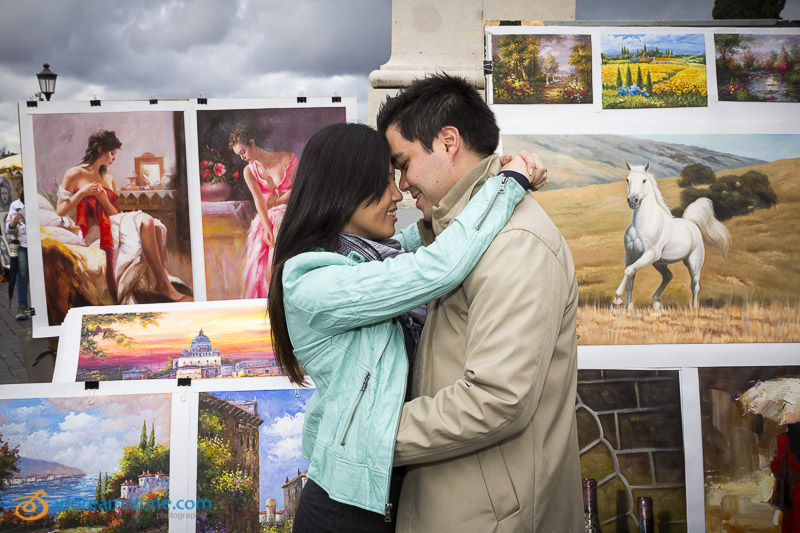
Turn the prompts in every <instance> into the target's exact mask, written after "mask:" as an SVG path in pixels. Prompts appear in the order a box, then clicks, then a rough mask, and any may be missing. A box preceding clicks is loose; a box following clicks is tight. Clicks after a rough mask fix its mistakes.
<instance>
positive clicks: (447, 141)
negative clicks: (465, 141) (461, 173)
mask: <svg viewBox="0 0 800 533" xmlns="http://www.w3.org/2000/svg"><path fill="white" fill-rule="evenodd" d="M438 140H439V142H441V143H442V145H444V150H445V152H446V153H447V154H448V155H449V156H450V159H451V160H453V159H454V158H455V156H456V154H457V153H458V152H459V150H461V133H459V131H458V128H456V127H455V126H445V127H444V128H442V129H441V130H440V131H439V135H438Z"/></svg>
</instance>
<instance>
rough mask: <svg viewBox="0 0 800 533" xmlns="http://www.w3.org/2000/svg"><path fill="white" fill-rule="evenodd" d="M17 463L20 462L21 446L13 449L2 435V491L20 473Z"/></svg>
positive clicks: (0, 471) (0, 437)
mask: <svg viewBox="0 0 800 533" xmlns="http://www.w3.org/2000/svg"><path fill="white" fill-rule="evenodd" d="M17 461H19V444H18V445H16V446H14V447H13V448H12V447H11V446H9V444H8V442H6V441H4V440H3V435H2V433H0V490H3V489H4V488H5V486H6V485H7V484H8V482H9V480H10V479H11V478H12V477H13V476H14V474H15V473H19V468H17Z"/></svg>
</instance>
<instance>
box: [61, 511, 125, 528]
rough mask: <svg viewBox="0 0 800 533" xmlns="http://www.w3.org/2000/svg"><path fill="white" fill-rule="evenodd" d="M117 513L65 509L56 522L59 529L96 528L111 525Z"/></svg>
mask: <svg viewBox="0 0 800 533" xmlns="http://www.w3.org/2000/svg"><path fill="white" fill-rule="evenodd" d="M115 515H116V513H115V512H114V511H96V510H87V509H72V508H70V509H65V510H64V511H61V512H60V513H58V516H57V517H56V520H55V526H56V527H57V528H61V529H66V528H76V527H96V526H105V525H107V524H110V523H111V522H112V521H113V520H114V518H115Z"/></svg>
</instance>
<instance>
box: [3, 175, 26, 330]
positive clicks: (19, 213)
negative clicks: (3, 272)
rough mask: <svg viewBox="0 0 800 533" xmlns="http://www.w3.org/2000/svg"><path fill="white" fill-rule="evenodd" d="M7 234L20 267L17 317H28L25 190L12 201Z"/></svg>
mask: <svg viewBox="0 0 800 533" xmlns="http://www.w3.org/2000/svg"><path fill="white" fill-rule="evenodd" d="M6 235H7V236H8V238H9V240H10V242H9V244H11V248H12V255H13V253H14V248H17V257H18V261H19V267H18V270H17V305H18V306H19V309H18V310H17V314H16V316H15V318H16V319H17V320H27V319H28V230H27V226H26V224H25V191H24V190H23V191H20V193H19V198H18V199H16V200H14V201H13V202H11V205H10V206H9V209H8V215H7V216H6Z"/></svg>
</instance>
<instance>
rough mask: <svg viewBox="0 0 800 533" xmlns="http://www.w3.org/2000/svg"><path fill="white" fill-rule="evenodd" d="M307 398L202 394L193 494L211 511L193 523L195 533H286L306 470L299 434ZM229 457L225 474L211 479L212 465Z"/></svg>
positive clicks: (298, 394)
mask: <svg viewBox="0 0 800 533" xmlns="http://www.w3.org/2000/svg"><path fill="white" fill-rule="evenodd" d="M312 393H313V389H312V390H308V389H302V390H254V391H222V392H213V393H200V408H199V413H198V415H199V421H198V453H197V455H198V465H197V472H198V475H197V480H198V485H197V494H198V498H203V497H207V498H209V499H211V500H212V502H213V504H214V510H213V511H212V512H209V513H206V514H205V515H202V516H199V517H198V520H197V530H198V531H215V530H220V529H224V530H225V531H237V532H240V531H241V532H243V533H247V532H249V531H257V530H258V527H259V524H260V525H262V526H263V525H269V526H276V527H278V529H277V530H276V531H284V530H285V531H291V527H292V518H293V517H294V512H295V509H296V508H297V501H298V500H299V496H300V492H301V491H302V488H303V486H304V485H305V480H306V476H305V474H306V472H307V470H308V462H307V461H306V460H305V459H304V458H303V456H302V445H301V432H302V426H303V418H304V414H305V405H306V402H307V401H308V398H309V397H310V396H311V394H312ZM228 454H229V455H230V457H231V459H230V461H229V462H228V463H227V464H226V466H225V469H224V471H215V469H214V468H213V466H212V465H213V464H215V461H217V460H218V459H219V458H221V457H225V456H227V455H228ZM237 491H238V492H237ZM232 495H233V496H232ZM220 506H221V507H220ZM222 508H224V509H226V511H221V509H222ZM227 510H234V511H235V512H228V511H227Z"/></svg>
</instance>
